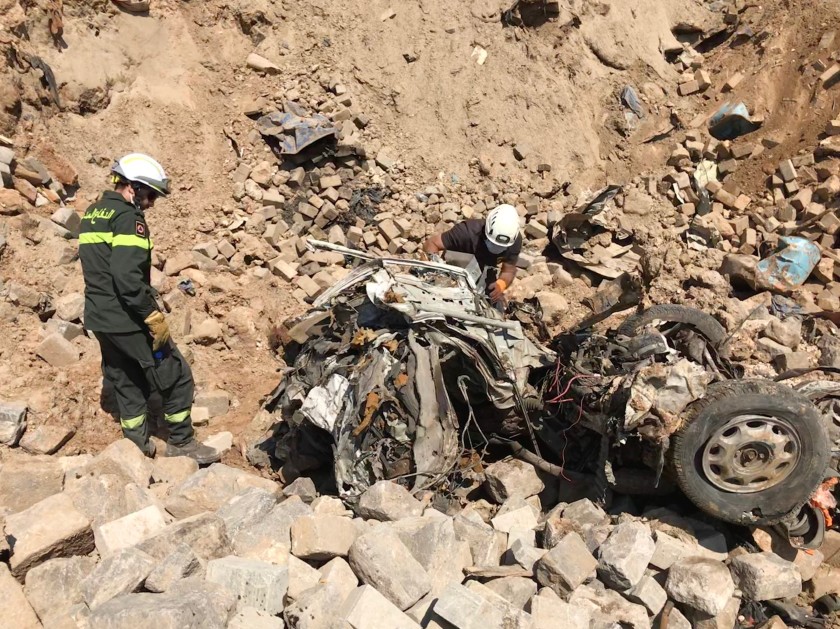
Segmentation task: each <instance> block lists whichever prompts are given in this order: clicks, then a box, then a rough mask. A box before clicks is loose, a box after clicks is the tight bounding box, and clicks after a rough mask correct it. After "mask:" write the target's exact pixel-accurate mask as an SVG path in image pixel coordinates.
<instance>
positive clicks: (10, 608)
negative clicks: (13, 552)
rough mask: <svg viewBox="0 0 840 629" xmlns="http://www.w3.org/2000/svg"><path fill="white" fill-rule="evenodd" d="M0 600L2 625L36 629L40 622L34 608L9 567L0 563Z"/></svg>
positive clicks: (20, 628)
mask: <svg viewBox="0 0 840 629" xmlns="http://www.w3.org/2000/svg"><path fill="white" fill-rule="evenodd" d="M0 600H2V601H3V623H2V624H3V625H4V626H5V627H10V628H14V629H36V628H40V627H41V622H40V621H39V620H38V616H37V615H36V614H35V610H34V609H32V606H31V605H30V604H29V601H27V600H26V596H24V594H23V588H22V587H21V586H20V583H18V582H17V581H16V580H15V578H14V577H13V576H12V573H11V572H9V567H8V566H7V565H6V564H4V563H0Z"/></svg>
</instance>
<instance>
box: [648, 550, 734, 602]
mask: <svg viewBox="0 0 840 629" xmlns="http://www.w3.org/2000/svg"><path fill="white" fill-rule="evenodd" d="M665 591H666V592H667V593H668V596H670V597H671V598H673V599H674V600H675V601H677V602H678V603H683V604H685V605H688V606H689V607H692V608H694V609H696V610H698V611H701V612H704V613H706V614H711V615H712V616H715V615H717V614H719V613H720V612H721V611H723V609H724V607H726V605H727V604H728V603H729V599H730V598H731V597H732V593H733V592H734V591H735V583H734V582H733V581H732V576H731V575H730V574H729V570H728V569H727V567H726V566H725V565H724V564H723V563H721V562H720V561H716V560H714V559H705V558H702V557H689V558H686V559H681V560H679V561H677V562H676V563H674V564H673V565H672V566H671V569H670V570H669V571H668V580H667V581H666V583H665Z"/></svg>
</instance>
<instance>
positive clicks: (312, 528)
mask: <svg viewBox="0 0 840 629" xmlns="http://www.w3.org/2000/svg"><path fill="white" fill-rule="evenodd" d="M290 532H291V548H292V554H293V555H294V556H295V557H298V558H300V559H313V560H319V561H326V560H329V559H332V558H333V557H346V556H347V554H348V553H349V551H350V547H351V546H352V545H353V542H354V541H356V537H357V536H358V530H357V528H356V526H355V524H354V523H353V521H352V520H350V519H348V518H344V517H341V516H334V515H307V516H303V517H300V518H297V519H296V520H295V521H294V522H293V523H292V526H291V531H290Z"/></svg>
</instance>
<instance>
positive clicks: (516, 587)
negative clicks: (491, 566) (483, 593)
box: [484, 577, 537, 609]
mask: <svg viewBox="0 0 840 629" xmlns="http://www.w3.org/2000/svg"><path fill="white" fill-rule="evenodd" d="M484 585H485V586H487V588H488V589H489V590H492V591H493V592H495V593H496V594H498V595H499V596H501V597H502V598H503V599H505V600H506V601H507V602H508V603H510V604H511V605H513V606H514V607H517V608H519V609H525V606H526V605H527V604H528V601H530V600H531V598H532V597H533V596H535V595H536V593H537V584H536V583H535V582H534V580H533V579H526V578H525V577H502V578H499V579H491V580H489V581H487V582H486V583H485V584H484Z"/></svg>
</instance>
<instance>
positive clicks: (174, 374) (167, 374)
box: [94, 332, 195, 452]
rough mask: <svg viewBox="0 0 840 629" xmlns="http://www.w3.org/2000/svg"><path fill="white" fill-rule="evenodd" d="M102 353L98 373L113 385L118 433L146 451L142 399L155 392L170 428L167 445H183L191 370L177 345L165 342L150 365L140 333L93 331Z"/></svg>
mask: <svg viewBox="0 0 840 629" xmlns="http://www.w3.org/2000/svg"><path fill="white" fill-rule="evenodd" d="M94 335H95V336H96V340H97V341H99V348H100V350H101V351H102V375H103V376H104V377H105V379H106V380H108V382H110V383H111V385H112V386H113V387H114V391H115V392H116V397H117V406H118V407H119V410H120V425H121V426H122V431H123V435H125V437H126V438H128V439H131V441H133V442H134V443H135V444H137V446H138V447H139V448H140V449H141V450H143V451H144V452H148V444H149V424H148V422H147V413H148V409H147V402H148V400H149V396H150V395H151V394H152V393H153V392H154V391H157V392H159V393H160V396H161V398H163V412H164V418H165V419H166V424H167V426H168V427H169V443H171V444H172V445H182V444H184V443H186V442H188V441H189V440H190V439H192V437H193V427H192V420H191V419H190V410H191V408H192V401H193V392H194V391H195V383H194V382H193V377H192V371H191V370H190V366H189V364H187V361H186V360H185V359H184V357H183V355H182V354H181V352H179V351H178V348H177V347H175V346H174V345H172V344H169V345H168V346H167V348H166V349H165V355H164V358H163V359H162V360H160V361H158V362H159V364H158V365H155V359H154V357H153V356H152V339H151V337H150V336H149V335H148V334H146V333H145V332H125V333H112V332H94Z"/></svg>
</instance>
